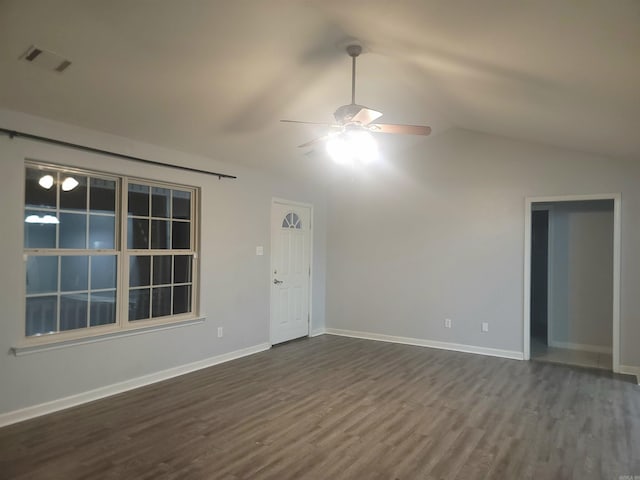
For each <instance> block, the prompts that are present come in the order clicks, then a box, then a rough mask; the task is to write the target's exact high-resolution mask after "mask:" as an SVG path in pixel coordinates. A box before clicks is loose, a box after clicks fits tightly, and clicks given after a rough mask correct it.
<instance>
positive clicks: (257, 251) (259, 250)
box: [256, 246, 264, 255]
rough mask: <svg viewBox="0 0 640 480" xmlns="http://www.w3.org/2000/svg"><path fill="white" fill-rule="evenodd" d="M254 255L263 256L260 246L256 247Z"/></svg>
mask: <svg viewBox="0 0 640 480" xmlns="http://www.w3.org/2000/svg"><path fill="white" fill-rule="evenodd" d="M256 255H264V248H263V247H262V246H259V247H256Z"/></svg>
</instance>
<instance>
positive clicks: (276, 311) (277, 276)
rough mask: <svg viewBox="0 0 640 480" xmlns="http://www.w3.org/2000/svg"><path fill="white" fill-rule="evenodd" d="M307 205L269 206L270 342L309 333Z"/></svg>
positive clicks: (309, 211)
mask: <svg viewBox="0 0 640 480" xmlns="http://www.w3.org/2000/svg"><path fill="white" fill-rule="evenodd" d="M310 246H311V208H310V207H306V206H300V205H296V204H286V203H281V202H278V201H274V202H273V204H272V207H271V344H272V345H275V344H276V343H282V342H286V341H287V340H292V339H294V338H299V337H304V336H306V335H308V334H309V284H310V277H311V269H310V259H311V250H310Z"/></svg>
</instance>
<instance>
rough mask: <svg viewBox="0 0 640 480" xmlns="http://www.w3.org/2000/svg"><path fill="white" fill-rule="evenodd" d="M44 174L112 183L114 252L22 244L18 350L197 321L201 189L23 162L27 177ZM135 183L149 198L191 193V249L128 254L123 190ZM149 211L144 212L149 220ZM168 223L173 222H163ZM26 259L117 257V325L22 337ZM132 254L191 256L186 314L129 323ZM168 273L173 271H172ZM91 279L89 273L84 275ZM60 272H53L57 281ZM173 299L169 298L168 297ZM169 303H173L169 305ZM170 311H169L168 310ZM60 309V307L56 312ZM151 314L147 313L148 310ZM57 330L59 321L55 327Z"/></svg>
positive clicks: (23, 331) (154, 250)
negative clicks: (161, 191) (157, 192)
mask: <svg viewBox="0 0 640 480" xmlns="http://www.w3.org/2000/svg"><path fill="white" fill-rule="evenodd" d="M27 168H33V169H45V170H55V171H58V172H60V173H68V174H75V175H83V176H84V175H86V176H88V177H90V178H102V179H106V180H112V181H115V182H116V207H115V208H116V211H115V223H116V238H115V248H114V249H70V248H26V247H24V241H23V258H24V265H25V268H23V275H22V282H23V296H22V305H23V315H22V322H21V324H22V336H23V341H22V342H21V344H22V345H24V346H26V347H29V346H38V345H47V344H56V343H61V342H69V341H74V340H82V339H84V338H92V337H99V336H104V335H113V334H117V333H119V332H122V333H126V332H131V331H135V330H144V329H149V328H150V327H153V326H164V325H169V324H175V323H182V322H188V321H192V320H196V319H198V318H199V317H200V302H199V291H200V273H199V264H200V260H199V257H200V255H199V250H200V245H199V228H200V212H199V208H198V205H199V197H200V188H199V187H196V186H191V185H183V184H178V183H173V182H163V181H157V180H149V179H145V178H140V177H134V176H128V175H123V174H114V173H108V172H101V171H97V170H92V169H81V168H76V167H69V166H66V165H59V164H55V163H47V162H41V161H35V160H25V162H24V167H23V173H24V174H25V175H26V169H27ZM25 182H26V178H24V177H23V185H24V184H25ZM131 183H134V184H139V185H146V186H149V189H150V191H149V195H150V198H151V189H152V188H153V187H159V188H166V189H172V190H182V191H189V192H190V193H191V202H190V209H191V211H190V220H189V224H190V230H189V235H190V248H189V249H170V248H168V249H151V244H149V248H148V249H128V248H127V228H128V191H129V184H131ZM59 204H60V202H59V198H57V199H56V210H55V212H56V215H57V214H58V213H59V211H60V205H59ZM21 208H22V212H23V213H24V212H25V208H26V205H25V198H24V195H23V197H22V201H21ZM151 214H152V212H151V211H149V218H150V219H153V218H155V217H152V216H151ZM164 220H167V221H169V222H172V221H173V219H172V218H168V219H164ZM149 237H151V231H149ZM29 255H38V256H73V255H79V256H94V255H113V256H115V257H116V262H117V272H116V321H115V323H112V324H108V325H98V326H94V327H85V328H79V329H74V330H67V331H58V332H55V333H50V334H41V335H31V336H27V334H26V332H27V329H26V327H27V324H26V321H27V319H26V298H27V292H26V285H25V284H24V282H25V279H26V260H27V258H28V256H29ZM135 255H144V256H147V255H148V256H150V257H153V256H158V255H171V256H176V255H191V256H192V264H191V311H190V312H186V313H182V314H178V315H167V316H162V317H156V318H149V319H145V320H133V321H129V258H130V257H131V256H135ZM172 272H173V266H172ZM89 274H90V272H89ZM59 275H60V271H58V276H59ZM152 283H153V278H151V284H150V285H149V289H150V292H151V295H153V293H152V292H153V290H152V289H153V285H152ZM173 285H175V284H174V283H173V274H172V283H171V284H170V285H168V286H170V287H173ZM59 289H60V280H58V292H59ZM172 300H173V296H172ZM172 303H173V302H172ZM172 308H173V307H172ZM58 310H59V307H58ZM150 315H152V312H151V311H150ZM57 324H58V326H59V319H58V322H57Z"/></svg>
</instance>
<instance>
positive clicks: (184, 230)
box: [173, 222, 191, 250]
mask: <svg viewBox="0 0 640 480" xmlns="http://www.w3.org/2000/svg"><path fill="white" fill-rule="evenodd" d="M190 230H191V223H190V222H173V248H176V249H186V250H188V249H189V248H191V238H190V236H191V231H190Z"/></svg>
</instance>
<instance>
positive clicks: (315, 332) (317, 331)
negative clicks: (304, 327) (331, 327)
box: [309, 327, 327, 337]
mask: <svg viewBox="0 0 640 480" xmlns="http://www.w3.org/2000/svg"><path fill="white" fill-rule="evenodd" d="M325 333H327V329H326V328H324V327H323V328H316V329H315V330H312V331H311V332H310V333H309V337H317V336H318V335H324V334H325Z"/></svg>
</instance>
